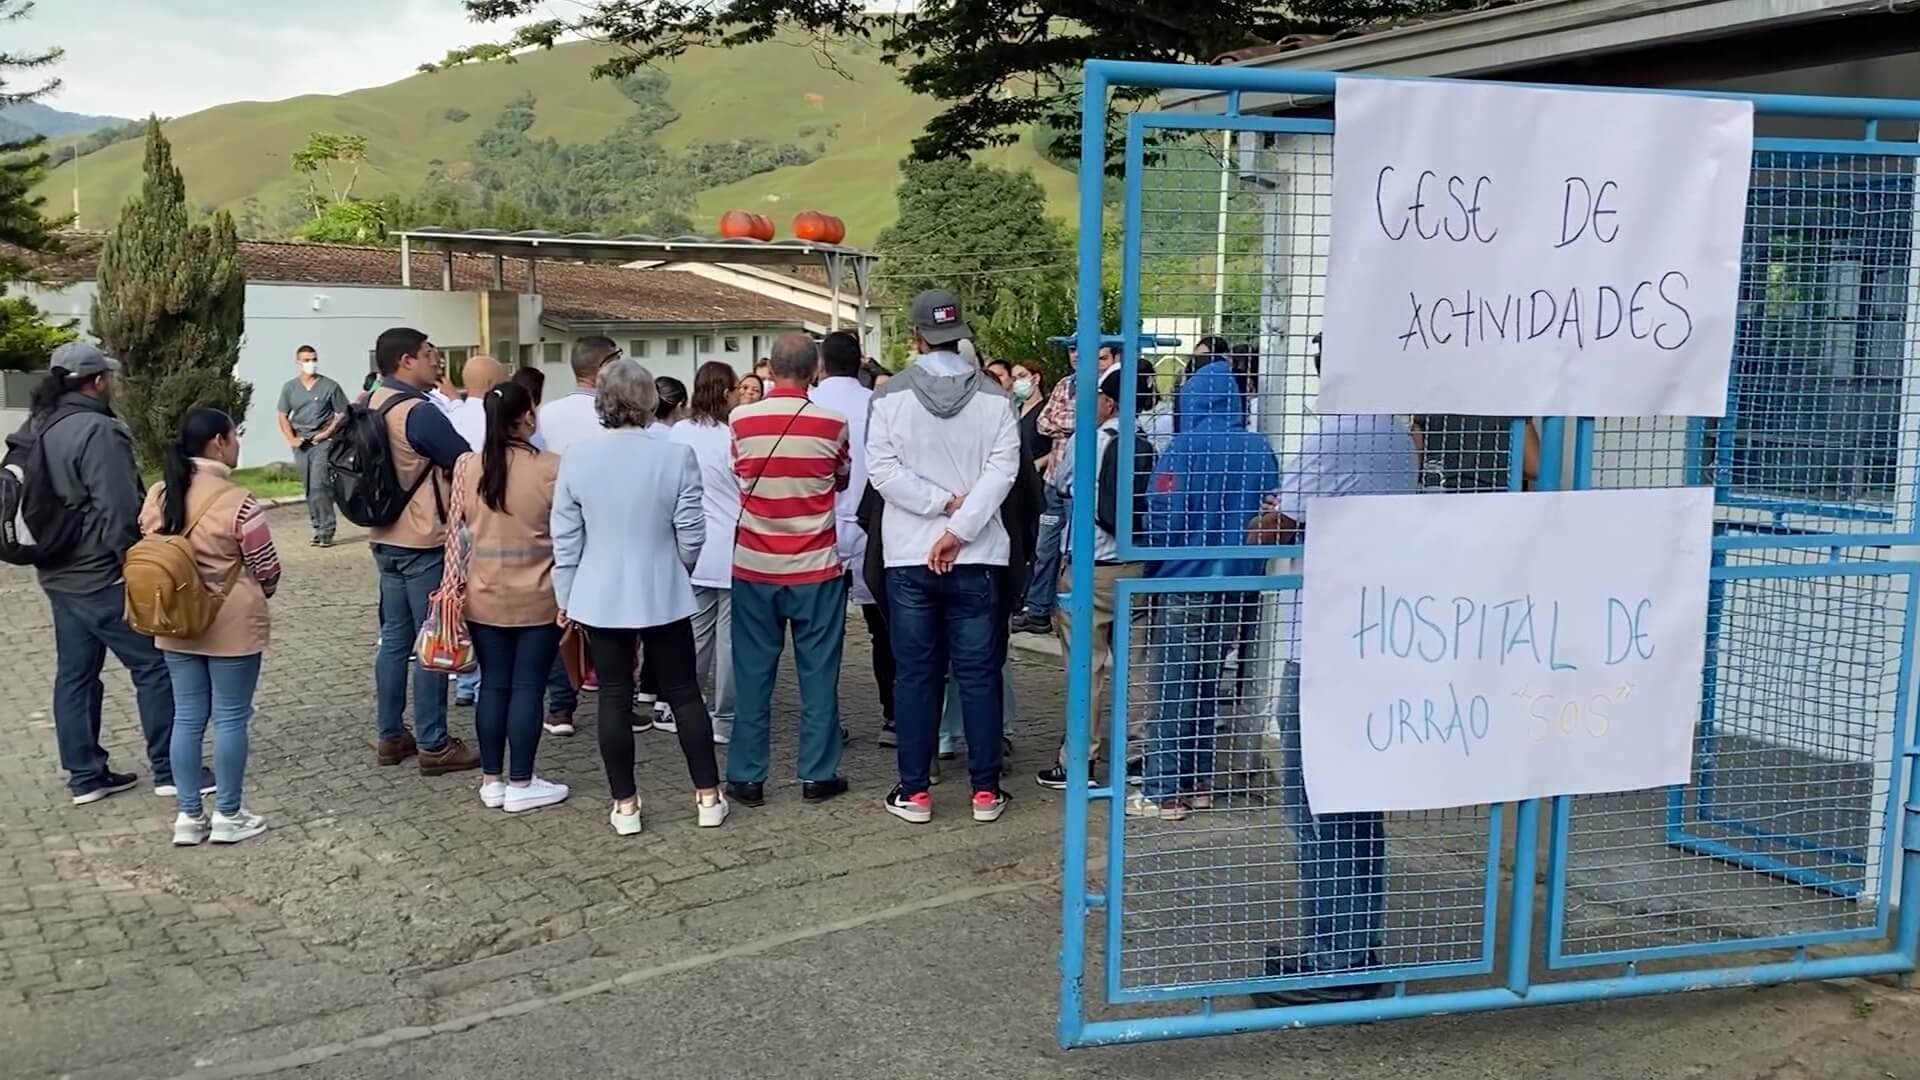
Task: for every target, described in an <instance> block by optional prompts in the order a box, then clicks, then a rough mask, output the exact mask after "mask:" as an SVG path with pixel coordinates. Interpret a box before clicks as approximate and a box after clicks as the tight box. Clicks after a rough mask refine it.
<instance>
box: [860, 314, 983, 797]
mask: <svg viewBox="0 0 1920 1080" xmlns="http://www.w3.org/2000/svg"><path fill="white" fill-rule="evenodd" d="M910 320H911V325H912V331H913V347H914V351H915V352H916V353H917V354H918V356H917V358H916V359H915V361H914V362H913V363H912V364H910V365H908V366H907V368H906V369H905V370H904V371H901V372H900V373H899V374H897V375H895V376H894V377H893V378H892V379H891V380H890V381H888V383H887V385H886V387H885V388H883V389H881V390H879V391H877V392H876V393H875V394H874V396H873V405H872V412H871V414H870V415H869V418H868V421H867V475H868V478H869V479H870V481H871V483H872V484H873V488H874V491H875V492H877V493H878V494H879V496H880V497H881V498H882V499H883V500H885V502H886V513H885V514H884V515H882V517H881V526H880V527H881V537H882V541H883V543H882V546H883V548H884V550H885V563H886V591H887V605H888V609H889V610H888V613H887V623H888V630H889V633H890V634H891V636H892V639H893V654H894V665H895V672H894V702H895V708H894V724H895V726H896V728H897V735H898V738H899V744H900V745H899V755H898V756H899V767H900V782H899V784H898V785H897V786H895V787H894V789H893V790H892V791H891V792H889V793H888V794H887V798H886V809H887V812H888V813H890V814H892V815H894V816H895V817H898V818H900V819H901V820H903V821H908V822H912V823H915V824H920V823H923V822H926V821H929V820H931V819H932V817H933V800H932V797H931V796H930V795H929V794H928V793H927V788H928V785H929V783H930V776H929V772H930V770H931V768H932V765H933V755H934V740H935V732H936V730H937V729H938V727H939V723H940V710H941V705H942V701H943V699H944V697H945V693H946V680H947V675H948V669H949V665H951V670H952V676H953V678H954V680H955V681H957V682H958V683H959V685H960V704H961V713H962V715H963V717H964V719H965V725H966V742H967V772H968V776H969V779H970V780H971V782H972V787H973V803H972V810H973V819H974V820H975V821H996V820H998V819H999V817H1000V815H1001V814H1002V813H1004V812H1005V811H1006V807H1007V799H1008V796H1007V793H1006V792H1005V791H1003V790H1001V788H1000V768H1001V760H1000V759H1001V743H1000V739H1001V735H1002V733H1003V731H1004V726H1005V715H1004V713H1003V712H1002V708H1001V697H1000V688H1001V682H1002V672H1001V667H1000V663H999V659H998V655H997V650H996V648H995V640H996V627H995V625H994V623H995V619H996V603H995V600H996V596H995V589H996V587H997V582H998V573H997V571H998V570H999V569H1000V568H1002V567H1005V566H1006V565H1007V561H1008V558H1009V552H1010V544H1009V541H1008V538H1007V530H1006V526H1005V525H1004V524H1003V523H1002V522H1001V520H1000V506H1001V503H1002V502H1003V501H1004V500H1005V499H1006V497H1007V492H1008V491H1010V490H1011V489H1012V487H1013V484H1014V479H1015V477H1016V475H1017V474H1018V471H1019V466H1020V430H1019V425H1018V424H1017V423H1016V421H1015V419H1014V413H1013V407H1012V403H1011V401H1010V400H1009V399H1008V397H1007V395H1006V391H1004V390H1002V389H1001V388H1000V386H999V384H998V383H996V382H994V380H993V379H992V377H991V376H989V375H987V374H986V373H985V372H983V371H981V370H980V368H979V367H978V366H977V365H975V364H971V363H969V362H967V360H966V359H965V358H963V357H962V356H961V355H960V354H959V353H958V352H957V351H955V347H956V345H957V343H958V342H959V341H961V340H962V339H964V338H971V337H972V336H973V331H972V330H970V329H969V328H968V327H967V323H966V320H965V319H964V318H962V317H961V312H960V301H959V298H957V297H955V296H954V295H953V294H952V293H951V292H948V291H947V290H945V289H929V290H928V291H926V292H923V293H921V294H920V295H919V296H916V297H914V298H913V304H912V306H911V308H910Z"/></svg>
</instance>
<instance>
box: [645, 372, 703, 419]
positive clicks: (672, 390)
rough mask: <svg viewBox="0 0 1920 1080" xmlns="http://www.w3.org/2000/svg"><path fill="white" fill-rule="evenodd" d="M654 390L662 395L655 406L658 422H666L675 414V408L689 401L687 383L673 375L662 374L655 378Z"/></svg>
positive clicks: (655, 415)
mask: <svg viewBox="0 0 1920 1080" xmlns="http://www.w3.org/2000/svg"><path fill="white" fill-rule="evenodd" d="M695 381H696V382H697V381H698V380H697V379H696V380H695ZM653 391H654V393H656V394H658V395H659V396H660V400H659V401H657V402H655V403H654V406H653V418H654V420H655V421H656V422H658V423H663V424H664V423H666V421H667V418H668V417H670V416H672V415H673V414H674V410H676V409H678V408H680V406H682V405H685V404H686V403H687V384H686V383H683V382H681V381H680V380H679V379H676V378H674V377H673V376H671V375H662V376H660V377H659V378H656V379H654V380H653Z"/></svg>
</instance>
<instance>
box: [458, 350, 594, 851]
mask: <svg viewBox="0 0 1920 1080" xmlns="http://www.w3.org/2000/svg"><path fill="white" fill-rule="evenodd" d="M481 403H482V407H483V408H484V409H485V410H486V418H487V428H486V431H487V435H486V440H485V441H484V442H483V443H482V444H481V448H480V452H479V453H478V454H466V455H464V456H462V457H461V458H460V461H459V463H458V464H456V465H455V466H454V469H453V507H452V518H451V520H450V521H449V522H448V527H447V558H446V567H447V569H446V578H445V581H444V582H443V584H442V587H443V588H444V587H446V585H447V584H450V583H452V582H453V581H455V580H456V578H457V575H458V574H459V573H460V572H461V569H462V567H464V568H465V573H466V579H467V630H468V632H469V633H471V634H472V635H473V648H474V652H475V653H476V654H477V655H478V656H479V660H480V674H481V679H480V700H479V702H478V704H477V707H476V708H475V710H474V727H475V728H476V729H477V732H478V734H479V738H480V773H481V778H480V802H481V804H482V805H484V806H487V807H491V808H495V809H504V810H505V811H506V812H507V813H509V814H518V813H521V812H522V811H526V810H537V809H539V808H540V807H542V806H552V805H553V804H555V803H557V802H561V801H564V800H565V799H566V797H567V794H568V792H567V786H566V785H565V784H556V783H552V782H550V781H547V780H543V779H541V778H540V777H538V776H535V775H534V773H533V758H534V753H535V751H537V750H538V749H539V746H540V724H541V720H542V719H543V718H544V717H543V714H542V713H541V705H542V703H543V700H544V698H545V695H546V688H547V676H548V674H549V673H550V672H551V671H552V670H553V658H554V657H555V656H556V655H557V654H558V653H559V650H560V627H559V625H558V624H557V622H556V621H555V620H556V617H557V616H558V615H559V614H560V608H559V606H558V605H557V604H555V603H554V598H553V537H552V534H551V533H550V532H549V529H550V525H549V519H550V518H551V516H552V512H553V482H554V477H555V476H557V475H558V474H559V472H560V455H558V454H549V453H544V452H542V451H540V450H536V449H534V447H533V441H532V440H533V427H534V412H533V397H532V395H530V394H528V393H527V390H526V388H525V387H523V386H521V385H520V384H519V383H516V382H504V383H501V384H500V385H498V386H495V387H494V388H493V389H491V390H488V391H487V392H486V395H485V396H484V397H483V398H482V399H481Z"/></svg>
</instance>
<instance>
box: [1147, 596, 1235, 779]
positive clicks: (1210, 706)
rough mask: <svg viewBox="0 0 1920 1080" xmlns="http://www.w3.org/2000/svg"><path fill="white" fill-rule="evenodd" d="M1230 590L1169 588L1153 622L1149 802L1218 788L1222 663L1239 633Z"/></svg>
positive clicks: (1149, 675)
mask: <svg viewBox="0 0 1920 1080" xmlns="http://www.w3.org/2000/svg"><path fill="white" fill-rule="evenodd" d="M1232 604H1233V602H1232V600H1231V599H1230V598H1229V597H1228V595H1227V594H1225V593H1165V594H1163V595H1161V596H1160V597H1159V598H1158V599H1157V600H1156V601H1155V603H1154V605H1153V618H1152V621H1151V622H1150V623H1149V624H1148V625H1149V630H1148V633H1147V670H1146V671H1144V672H1141V673H1140V674H1141V675H1142V676H1145V677H1147V678H1148V679H1150V680H1151V681H1152V683H1153V689H1154V690H1155V693H1154V695H1153V697H1154V698H1155V699H1156V700H1155V705H1154V709H1153V719H1152V720H1150V721H1149V722H1148V723H1147V748H1146V749H1147V755H1146V766H1145V774H1144V780H1143V781H1142V785H1141V790H1142V792H1143V793H1144V794H1145V795H1146V796H1147V797H1148V798H1150V799H1171V798H1174V797H1176V796H1180V795H1192V794H1195V793H1200V792H1205V793H1211V792H1212V791H1213V730H1214V721H1215V720H1216V719H1217V718H1218V717H1219V715H1220V665H1221V661H1223V660H1224V659H1226V654H1227V646H1228V645H1229V644H1230V643H1231V642H1232V641H1233V639H1234V637H1235V636H1236V635H1237V633H1238V628H1237V626H1236V625H1235V623H1234V622H1232V621H1231V620H1230V619H1229V618H1228V614H1229V612H1231V611H1234V610H1237V608H1236V607H1234V606H1232Z"/></svg>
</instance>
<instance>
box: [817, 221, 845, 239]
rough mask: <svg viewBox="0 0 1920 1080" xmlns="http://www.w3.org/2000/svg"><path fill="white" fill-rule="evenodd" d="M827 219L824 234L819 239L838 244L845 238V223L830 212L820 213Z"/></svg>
mask: <svg viewBox="0 0 1920 1080" xmlns="http://www.w3.org/2000/svg"><path fill="white" fill-rule="evenodd" d="M822 216H823V217H825V218H826V219H827V231H826V235H824V236H822V237H821V238H820V239H821V240H822V241H824V242H826V243H829V244H838V243H839V242H840V241H842V240H845V239H846V238H847V223H846V222H844V221H841V220H840V219H839V218H837V217H834V216H833V215H832V214H825V215H822Z"/></svg>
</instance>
